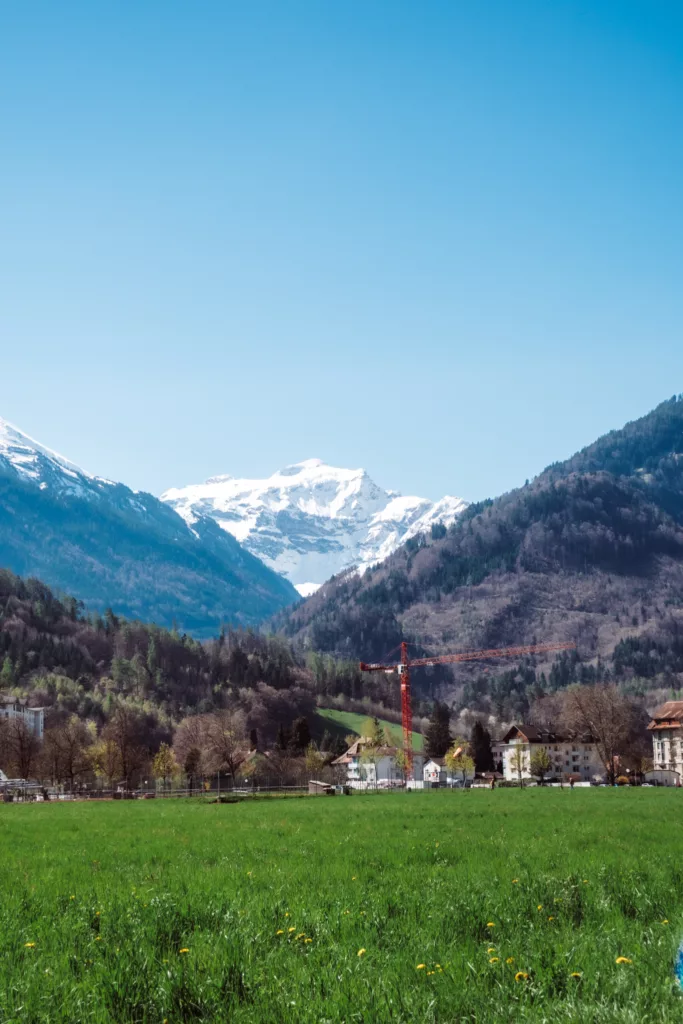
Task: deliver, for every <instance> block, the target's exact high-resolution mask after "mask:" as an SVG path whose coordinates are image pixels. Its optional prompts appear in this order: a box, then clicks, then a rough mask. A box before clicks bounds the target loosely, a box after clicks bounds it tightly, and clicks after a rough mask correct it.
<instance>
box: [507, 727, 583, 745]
mask: <svg viewBox="0 0 683 1024" xmlns="http://www.w3.org/2000/svg"><path fill="white" fill-rule="evenodd" d="M518 736H520V737H521V738H522V739H523V740H525V741H526V742H527V743H594V742H595V741H594V739H593V737H592V736H589V735H588V734H585V735H582V734H581V733H569V734H566V733H559V732H550V731H549V730H547V729H539V728H538V726H537V725H513V726H512V727H511V728H510V729H508V731H507V732H506V733H505V735H504V736H503V738H502V739H501V740H500V741H499V742H500V744H501V745H505V744H506V743H509V742H510V740H512V739H516V738H517V737H518Z"/></svg>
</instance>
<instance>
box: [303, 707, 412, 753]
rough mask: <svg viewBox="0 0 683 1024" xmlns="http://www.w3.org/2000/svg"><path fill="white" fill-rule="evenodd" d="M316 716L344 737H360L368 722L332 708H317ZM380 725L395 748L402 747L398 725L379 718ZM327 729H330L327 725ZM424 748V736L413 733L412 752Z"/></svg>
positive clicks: (401, 737)
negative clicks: (337, 729) (355, 735)
mask: <svg viewBox="0 0 683 1024" xmlns="http://www.w3.org/2000/svg"><path fill="white" fill-rule="evenodd" d="M317 714H318V715H319V716H320V717H321V718H324V719H325V720H326V723H333V725H335V726H339V727H340V728H341V730H342V735H344V736H346V735H347V734H348V733H350V732H355V733H356V734H357V735H358V736H360V735H361V731H362V729H363V726H364V725H365V723H366V722H367V720H368V716H367V715H357V714H355V713H354V712H352V711H337V710H336V709H333V708H318V711H317ZM380 723H381V724H382V725H383V726H384V729H385V730H386V732H387V733H388V735H389V738H390V740H391V742H392V743H394V744H396V746H402V745H403V730H402V729H401V726H400V725H396V724H395V723H394V722H387V721H386V720H385V719H383V718H380ZM328 728H330V726H329V724H328ZM330 731H332V729H330ZM423 748H424V736H423V735H422V733H419V732H414V733H413V750H423Z"/></svg>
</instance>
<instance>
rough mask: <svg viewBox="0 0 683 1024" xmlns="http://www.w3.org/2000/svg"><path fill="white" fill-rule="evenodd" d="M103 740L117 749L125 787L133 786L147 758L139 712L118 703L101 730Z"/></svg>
mask: <svg viewBox="0 0 683 1024" xmlns="http://www.w3.org/2000/svg"><path fill="white" fill-rule="evenodd" d="M102 736H103V738H104V739H105V740H110V741H111V742H113V743H114V744H115V746H116V748H117V750H118V755H119V761H120V770H121V778H122V779H123V781H124V783H125V785H126V788H127V789H130V788H131V787H132V786H133V783H134V779H135V776H136V774H137V773H139V772H140V770H141V769H142V768H143V766H144V764H145V762H146V761H147V760H148V756H149V755H148V752H147V750H146V749H145V746H144V742H143V723H142V720H141V715H140V714H139V712H138V711H137V710H136V709H135V708H133V707H131V706H130V705H128V704H125V703H121V704H119V705H118V706H117V707H116V709H115V711H114V713H113V714H112V716H111V718H110V719H109V721H108V722H107V725H106V726H105V728H104V729H103V731H102Z"/></svg>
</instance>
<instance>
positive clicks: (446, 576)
mask: <svg viewBox="0 0 683 1024" xmlns="http://www.w3.org/2000/svg"><path fill="white" fill-rule="evenodd" d="M682 612H683V399H682V398H681V397H674V398H672V399H671V400H670V401H668V402H664V403H662V404H661V405H660V406H658V407H657V408H656V409H655V410H654V411H653V412H651V413H650V414H648V415H647V416H645V417H643V418H642V419H640V420H638V421H636V422H634V423H630V424H628V425H627V426H626V427H625V428H624V429H623V430H620V431H613V432H612V433H611V434H608V435H607V436H606V437H604V438H601V439H600V440H599V441H597V442H595V444H593V445H591V446H589V447H588V448H586V449H584V450H583V451H582V452H579V453H578V454H577V455H575V456H574V457H573V458H571V459H569V460H567V461H566V462H564V463H558V464H555V465H553V466H550V467H549V468H548V469H547V470H545V471H544V472H543V473H541V474H540V475H539V476H538V477H537V478H536V479H535V480H534V481H532V482H531V483H529V484H526V485H525V486H524V487H521V488H519V489H517V490H515V491H512V492H510V493H509V494H505V495H503V496H502V497H500V498H497V499H496V500H494V501H490V500H487V501H483V502H480V503H478V504H475V505H471V506H470V507H469V508H468V509H467V510H466V511H465V512H464V513H463V515H462V516H461V517H460V518H459V519H458V520H457V521H456V522H455V523H454V524H453V525H452V526H451V527H450V528H449V529H448V530H444V529H441V528H439V527H437V528H435V529H433V530H432V531H431V534H429V535H423V536H421V537H419V538H414V539H413V540H411V541H410V542H409V543H407V544H406V545H404V546H403V547H402V548H401V549H400V550H399V551H397V552H396V553H395V554H394V555H393V556H392V557H391V558H390V559H388V560H387V561H386V562H385V563H383V564H381V565H379V566H378V567H376V568H375V569H374V570H371V571H368V572H367V573H366V574H365V575H364V576H362V577H358V576H353V575H346V576H344V577H342V578H339V579H336V580H333V581H331V582H330V583H328V584H327V585H326V586H325V587H324V588H323V589H322V590H321V591H319V592H318V593H317V594H315V595H314V596H313V597H312V598H310V599H309V600H308V601H306V602H305V603H303V604H300V605H298V606H296V607H295V608H294V609H292V610H289V611H287V612H286V613H284V614H283V615H281V616H280V618H279V620H278V623H277V624H278V627H279V628H280V630H281V631H282V633H283V634H284V635H285V636H287V637H289V638H291V639H292V640H293V641H294V643H295V644H310V645H311V646H312V647H314V648H317V649H320V650H325V651H329V652H333V653H335V654H337V655H340V656H341V655H343V656H345V657H348V658H351V657H361V658H363V659H364V660H374V659H379V658H382V657H383V655H384V653H385V652H386V651H387V650H388V649H390V648H392V647H394V646H395V645H396V644H397V643H398V642H399V641H400V640H401V639H402V638H406V639H409V640H415V641H418V642H419V643H421V644H422V645H423V646H424V647H425V648H427V649H430V650H435V651H437V652H438V651H442V650H460V649H464V648H479V647H482V648H483V647H494V646H501V645H506V644H516V643H532V642H534V641H540V640H545V639H553V640H574V641H575V642H576V643H577V647H578V653H577V658H576V663H575V664H574V666H573V668H572V670H571V672H570V673H569V674H567V669H566V666H565V668H563V669H562V672H563V673H564V675H563V677H562V678H563V679H564V682H566V681H571V680H573V679H575V678H578V677H579V676H581V673H584V674H586V673H589V672H592V673H594V674H595V673H598V674H600V675H601V676H604V675H605V673H609V674H611V675H612V676H613V677H614V678H618V679H623V680H629V681H631V683H632V681H633V680H637V681H638V682H637V685H638V686H641V687H642V686H645V687H653V688H656V687H678V685H679V683H680V680H679V678H678V677H677V673H680V672H681V670H682V668H683V665H681V659H680V649H679V643H680V641H679V635H680V634H679V631H680V627H681V621H682V620H681V614H682ZM551 664H552V663H551V660H550V659H548V660H547V661H546V662H545V663H541V664H538V665H536V664H529V665H526V666H519V667H517V666H510V667H508V666H501V665H496V664H495V663H493V662H492V663H491V664H490V665H488V666H486V668H487V669H488V672H487V674H486V675H483V674H482V673H481V671H478V670H477V668H476V665H473V666H471V667H470V668H461V669H459V670H458V676H457V680H456V679H455V677H452V676H451V677H450V683H449V684H447V686H446V692H450V693H451V695H456V696H458V698H459V700H460V701H461V702H462V701H467V702H468V703H469V704H472V703H477V699H478V697H479V698H481V699H480V700H479V703H480V704H481V705H482V706H486V707H487V708H491V707H492V706H494V705H495V706H497V708H498V710H499V711H502V712H503V713H508V712H510V711H512V710H515V711H516V712H519V711H520V710H521V709H522V707H523V705H524V703H525V701H526V696H525V694H526V689H527V688H528V687H529V686H530V685H534V686H536V685H542V683H543V681H545V682H546V683H547V681H548V679H549V676H550V672H551ZM557 671H560V669H557V668H556V670H555V672H556V674H557ZM542 674H543V678H541V676H542ZM465 682H466V683H467V688H466V689H462V684H464V683H465ZM416 684H417V685H418V687H419V686H420V676H419V675H416ZM513 692H514V693H515V694H516V696H515V698H513V699H511V698H510V694H512V693H513ZM496 694H497V695H498V696H496ZM519 694H521V697H520V696H519Z"/></svg>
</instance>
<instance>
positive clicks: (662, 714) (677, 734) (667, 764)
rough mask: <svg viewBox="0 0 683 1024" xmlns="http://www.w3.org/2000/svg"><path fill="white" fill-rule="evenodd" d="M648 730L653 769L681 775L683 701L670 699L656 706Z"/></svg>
mask: <svg viewBox="0 0 683 1024" xmlns="http://www.w3.org/2000/svg"><path fill="white" fill-rule="evenodd" d="M648 730H649V731H650V732H651V733H652V760H653V762H654V768H655V771H662V770H663V771H672V772H676V773H677V774H678V776H679V777H681V776H683V701H680V700H670V701H667V702H666V704H662V706H661V707H659V708H657V710H656V711H655V712H654V714H653V716H652V721H651V722H650V724H649V725H648Z"/></svg>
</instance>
